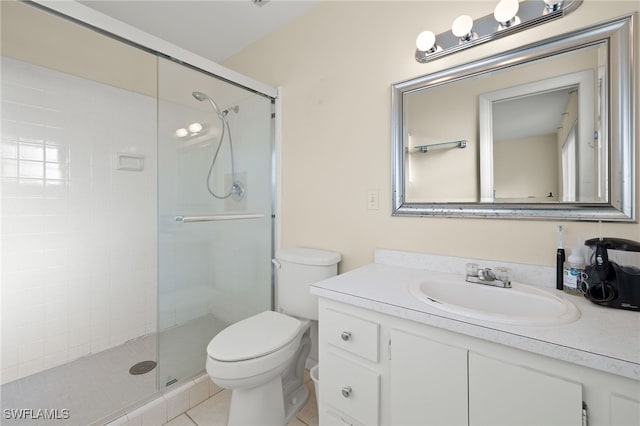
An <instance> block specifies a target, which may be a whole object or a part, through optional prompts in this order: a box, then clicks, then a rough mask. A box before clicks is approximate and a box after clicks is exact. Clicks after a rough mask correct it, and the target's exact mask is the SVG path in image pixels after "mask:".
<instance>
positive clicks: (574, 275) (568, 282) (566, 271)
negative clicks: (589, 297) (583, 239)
mask: <svg viewBox="0 0 640 426" xmlns="http://www.w3.org/2000/svg"><path fill="white" fill-rule="evenodd" d="M583 273H584V256H583V255H582V250H581V249H580V246H576V247H574V248H573V250H571V255H570V256H569V258H568V259H567V260H566V262H564V268H563V274H562V278H563V280H562V284H563V290H564V291H566V292H567V293H570V294H582V288H581V281H582V274H583Z"/></svg>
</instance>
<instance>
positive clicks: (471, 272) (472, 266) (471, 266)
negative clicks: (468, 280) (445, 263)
mask: <svg viewBox="0 0 640 426" xmlns="http://www.w3.org/2000/svg"><path fill="white" fill-rule="evenodd" d="M465 268H466V270H467V276H468V277H477V276H478V268H479V266H478V264H477V263H467V264H466V265H465Z"/></svg>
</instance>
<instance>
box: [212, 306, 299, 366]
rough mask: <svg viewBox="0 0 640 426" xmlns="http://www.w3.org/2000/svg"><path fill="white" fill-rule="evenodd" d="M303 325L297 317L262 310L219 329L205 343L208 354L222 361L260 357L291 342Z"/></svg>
mask: <svg viewBox="0 0 640 426" xmlns="http://www.w3.org/2000/svg"><path fill="white" fill-rule="evenodd" d="M302 325H303V323H302V322H301V321H300V320H297V319H295V318H293V317H290V316H287V315H283V314H280V313H278V312H273V311H265V312H261V313H259V314H257V315H254V316H252V317H249V318H246V319H244V320H242V321H238V322H237V323H235V324H232V325H230V326H229V327H227V328H225V329H224V330H222V331H221V332H220V333H218V334H217V335H216V336H215V337H214V338H213V339H212V340H211V342H209V345H207V354H208V355H209V356H210V357H211V358H213V359H215V360H218V361H224V362H236V361H246V360H249V359H254V358H260V357H263V356H265V355H268V354H270V353H273V352H276V351H278V350H280V349H282V348H284V347H285V346H287V344H289V343H291V342H292V341H293V340H294V339H295V338H296V337H297V336H298V335H299V334H300V328H301V327H302Z"/></svg>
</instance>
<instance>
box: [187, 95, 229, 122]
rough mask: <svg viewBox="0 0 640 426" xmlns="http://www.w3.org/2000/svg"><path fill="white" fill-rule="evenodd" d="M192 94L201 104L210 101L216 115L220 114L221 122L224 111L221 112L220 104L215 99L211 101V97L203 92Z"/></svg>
mask: <svg viewBox="0 0 640 426" xmlns="http://www.w3.org/2000/svg"><path fill="white" fill-rule="evenodd" d="M191 94H192V95H193V97H194V98H196V99H197V100H199V101H200V102H203V101H209V103H210V104H211V107H212V108H213V110H214V111H215V113H216V114H218V117H220V119H221V120H222V119H223V117H224V114H222V111H221V110H220V107H219V106H218V104H217V103H216V102H215V101H214V100H213V99H211V96H209V95H207V94H206V93H202V92H193V93H191Z"/></svg>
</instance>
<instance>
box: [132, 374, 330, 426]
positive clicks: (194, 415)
mask: <svg viewBox="0 0 640 426" xmlns="http://www.w3.org/2000/svg"><path fill="white" fill-rule="evenodd" d="M305 382H306V385H307V388H308V389H309V400H308V401H307V403H306V405H305V406H304V407H303V408H302V410H300V412H298V414H297V415H296V417H295V418H294V419H293V420H291V421H290V422H289V425H288V426H318V405H317V403H316V392H315V388H314V386H313V381H312V380H311V378H310V377H309V372H308V371H306V372H305ZM230 400H231V391H229V390H226V389H218V391H217V392H216V393H215V394H214V395H213V396H211V397H210V398H209V399H207V400H206V401H204V402H202V403H200V404H199V405H196V406H195V407H193V408H191V409H190V410H188V411H187V412H186V413H183V414H181V415H179V416H177V417H175V418H173V419H171V420H170V421H169V422H168V423H166V424H165V425H164V426H225V425H226V424H227V418H228V415H229V402H230ZM143 426H154V425H143Z"/></svg>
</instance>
